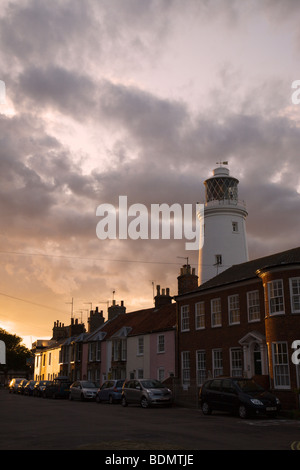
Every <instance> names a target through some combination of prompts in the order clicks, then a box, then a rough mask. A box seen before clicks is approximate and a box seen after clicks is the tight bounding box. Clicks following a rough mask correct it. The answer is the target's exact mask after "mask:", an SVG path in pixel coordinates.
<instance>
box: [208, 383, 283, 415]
mask: <svg viewBox="0 0 300 470" xmlns="http://www.w3.org/2000/svg"><path fill="white" fill-rule="evenodd" d="M199 399H200V403H201V408H202V411H203V413H204V414H205V415H209V414H211V412H212V411H213V410H218V411H229V412H232V413H238V415H239V417H240V418H247V417H248V416H256V415H270V416H276V415H277V413H278V412H279V410H280V402H279V400H278V398H276V397H275V396H274V395H272V394H271V393H270V392H267V391H266V390H265V389H264V388H262V387H261V386H260V385H258V384H257V383H256V382H254V380H252V379H245V378H238V377H237V378H235V377H233V378H231V377H228V378H215V379H211V380H208V381H207V382H205V383H204V384H203V385H202V387H201V389H200V392H199Z"/></svg>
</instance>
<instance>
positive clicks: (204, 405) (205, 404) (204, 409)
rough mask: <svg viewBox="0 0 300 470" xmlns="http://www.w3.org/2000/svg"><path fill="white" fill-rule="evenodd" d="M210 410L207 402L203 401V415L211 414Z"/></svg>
mask: <svg viewBox="0 0 300 470" xmlns="http://www.w3.org/2000/svg"><path fill="white" fill-rule="evenodd" d="M211 412H212V409H211V407H210V406H209V404H208V403H207V402H206V401H205V402H204V403H203V404H202V413H203V414H204V415H211Z"/></svg>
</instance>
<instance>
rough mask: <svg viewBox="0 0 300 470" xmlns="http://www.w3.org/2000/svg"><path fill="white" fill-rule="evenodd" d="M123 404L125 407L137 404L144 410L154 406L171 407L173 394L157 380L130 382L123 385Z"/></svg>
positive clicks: (135, 380)
mask: <svg viewBox="0 0 300 470" xmlns="http://www.w3.org/2000/svg"><path fill="white" fill-rule="evenodd" d="M121 403H122V405H123V406H127V405H128V404H130V403H136V404H140V405H141V406H142V408H148V407H149V406H152V405H171V404H172V392H171V390H169V389H168V388H167V387H166V386H165V385H163V384H162V383H161V382H159V381H158V380H155V379H134V380H128V381H127V382H125V383H124V385H123V390H122V400H121Z"/></svg>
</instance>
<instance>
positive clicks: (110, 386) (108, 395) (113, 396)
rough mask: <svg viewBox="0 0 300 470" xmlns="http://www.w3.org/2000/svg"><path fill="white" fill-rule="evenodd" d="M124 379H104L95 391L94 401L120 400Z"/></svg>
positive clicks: (114, 401)
mask: <svg viewBox="0 0 300 470" xmlns="http://www.w3.org/2000/svg"><path fill="white" fill-rule="evenodd" d="M123 384H124V380H106V381H105V382H104V383H103V384H102V385H101V387H100V388H99V390H98V391H97V396H96V401H97V402H98V403H101V402H102V401H108V402H109V403H116V402H120V401H121V398H122V387H123Z"/></svg>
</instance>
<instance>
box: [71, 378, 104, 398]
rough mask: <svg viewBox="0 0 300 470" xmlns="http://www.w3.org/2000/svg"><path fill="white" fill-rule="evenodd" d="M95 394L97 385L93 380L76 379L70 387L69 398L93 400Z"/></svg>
mask: <svg viewBox="0 0 300 470" xmlns="http://www.w3.org/2000/svg"><path fill="white" fill-rule="evenodd" d="M96 395H97V386H96V384H94V382H89V381H88V380H78V381H76V382H74V383H73V384H72V385H71V387H70V394H69V399H70V400H73V399H75V400H95V399H96Z"/></svg>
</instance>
